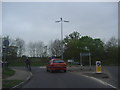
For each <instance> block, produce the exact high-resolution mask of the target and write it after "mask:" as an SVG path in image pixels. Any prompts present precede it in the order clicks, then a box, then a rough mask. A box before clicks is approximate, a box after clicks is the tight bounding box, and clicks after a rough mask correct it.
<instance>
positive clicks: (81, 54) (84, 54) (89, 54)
mask: <svg viewBox="0 0 120 90" xmlns="http://www.w3.org/2000/svg"><path fill="white" fill-rule="evenodd" d="M83 56H89V67H90V70H91V53H80V65H81V70H82V66H83V63H82V57H83Z"/></svg>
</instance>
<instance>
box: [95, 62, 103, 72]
mask: <svg viewBox="0 0 120 90" xmlns="http://www.w3.org/2000/svg"><path fill="white" fill-rule="evenodd" d="M101 72H102V71H101V61H96V73H101Z"/></svg>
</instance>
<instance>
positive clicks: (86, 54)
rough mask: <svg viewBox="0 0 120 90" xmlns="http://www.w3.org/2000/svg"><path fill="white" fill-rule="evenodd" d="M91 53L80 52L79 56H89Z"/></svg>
mask: <svg viewBox="0 0 120 90" xmlns="http://www.w3.org/2000/svg"><path fill="white" fill-rule="evenodd" d="M89 55H91V53H80V56H89Z"/></svg>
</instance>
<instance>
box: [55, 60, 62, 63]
mask: <svg viewBox="0 0 120 90" xmlns="http://www.w3.org/2000/svg"><path fill="white" fill-rule="evenodd" d="M53 63H64V61H63V60H54V61H53Z"/></svg>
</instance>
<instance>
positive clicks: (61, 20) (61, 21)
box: [56, 17, 69, 59]
mask: <svg viewBox="0 0 120 90" xmlns="http://www.w3.org/2000/svg"><path fill="white" fill-rule="evenodd" d="M56 22H60V23H61V41H62V56H61V58H62V59H63V51H64V47H63V22H69V21H66V20H63V19H62V17H61V18H60V20H59V21H56Z"/></svg>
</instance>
